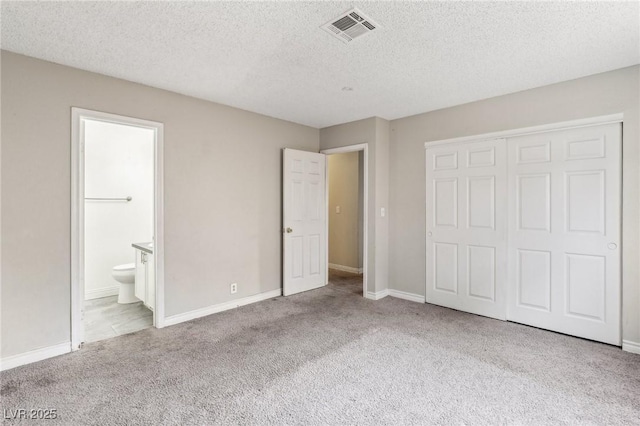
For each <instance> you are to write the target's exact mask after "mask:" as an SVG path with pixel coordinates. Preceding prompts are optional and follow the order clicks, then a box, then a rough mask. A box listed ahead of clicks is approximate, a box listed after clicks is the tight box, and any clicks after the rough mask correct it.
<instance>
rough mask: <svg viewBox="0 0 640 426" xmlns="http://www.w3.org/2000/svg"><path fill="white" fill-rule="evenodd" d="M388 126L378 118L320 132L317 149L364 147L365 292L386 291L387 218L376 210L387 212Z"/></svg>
mask: <svg viewBox="0 0 640 426" xmlns="http://www.w3.org/2000/svg"><path fill="white" fill-rule="evenodd" d="M388 126H389V122H388V121H387V120H383V119H381V118H378V117H372V118H367V119H365V120H358V121H353V122H351V123H346V124H339V125H336V126H331V127H325V128H324V129H320V149H321V150H324V149H330V148H338V147H344V146H349V145H357V144H367V146H368V151H369V154H368V155H369V158H368V163H369V164H368V167H367V171H368V182H367V184H368V194H367V195H368V200H367V204H368V205H367V206H366V207H365V208H366V211H367V214H368V220H367V228H368V229H366V230H365V232H366V235H367V271H366V275H367V291H368V292H379V291H383V290H386V289H387V276H388V269H387V265H388V256H389V253H388V245H387V240H388V234H387V232H388V227H387V223H388V219H387V218H388V216H386V217H384V218H383V217H380V207H384V208H387V202H388V197H389V186H388V177H389V174H388V173H389V171H388V161H389V158H388V155H389V132H388Z"/></svg>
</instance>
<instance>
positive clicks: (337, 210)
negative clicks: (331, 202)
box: [336, 206, 340, 214]
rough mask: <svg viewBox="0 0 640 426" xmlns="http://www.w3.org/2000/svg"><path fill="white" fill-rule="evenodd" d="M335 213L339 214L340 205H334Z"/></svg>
mask: <svg viewBox="0 0 640 426" xmlns="http://www.w3.org/2000/svg"><path fill="white" fill-rule="evenodd" d="M336 213H337V214H340V206H336Z"/></svg>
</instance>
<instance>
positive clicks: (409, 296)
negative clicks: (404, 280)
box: [389, 289, 425, 303]
mask: <svg viewBox="0 0 640 426" xmlns="http://www.w3.org/2000/svg"><path fill="white" fill-rule="evenodd" d="M389 296H391V297H397V298H398V299H404V300H410V301H412V302H418V303H425V299H424V296H420V295H419V294H415V293H407V292H406V291H400V290H392V289H389Z"/></svg>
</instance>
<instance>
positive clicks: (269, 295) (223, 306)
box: [164, 289, 282, 326]
mask: <svg viewBox="0 0 640 426" xmlns="http://www.w3.org/2000/svg"><path fill="white" fill-rule="evenodd" d="M279 296H282V289H277V290H271V291H267V292H264V293H258V294H255V295H253V296H249V297H243V298H241V299H235V300H231V301H229V302H224V303H219V304H217V305H211V306H207V307H206V308H200V309H195V310H193V311H189V312H185V313H183V314H177V315H171V316H170V317H166V318H165V319H164V325H165V326H170V325H176V324H180V323H181V322H186V321H191V320H193V319H196V318H201V317H206V316H207V315H211V314H217V313H218V312H223V311H228V310H230V309H235V308H238V307H240V306H244V305H249V304H251V303H257V302H262V301H263V300H267V299H273V298H274V297H279Z"/></svg>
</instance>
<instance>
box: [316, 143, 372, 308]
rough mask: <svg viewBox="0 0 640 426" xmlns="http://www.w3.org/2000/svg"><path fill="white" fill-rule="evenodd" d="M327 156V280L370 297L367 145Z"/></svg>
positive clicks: (336, 150)
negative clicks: (368, 277)
mask: <svg viewBox="0 0 640 426" xmlns="http://www.w3.org/2000/svg"><path fill="white" fill-rule="evenodd" d="M322 153H323V154H326V155H327V168H326V170H327V222H326V223H327V266H328V268H327V269H328V271H327V280H328V284H329V285H333V286H336V287H337V288H340V289H342V290H345V291H348V292H352V293H356V294H360V295H362V296H363V297H367V282H366V281H367V280H366V276H367V267H366V265H367V235H366V230H367V229H368V227H367V224H366V223H367V205H368V204H367V187H368V185H367V175H368V174H367V161H368V158H367V145H366V144H361V145H352V146H347V147H342V148H336V149H330V150H325V151H322Z"/></svg>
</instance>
